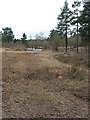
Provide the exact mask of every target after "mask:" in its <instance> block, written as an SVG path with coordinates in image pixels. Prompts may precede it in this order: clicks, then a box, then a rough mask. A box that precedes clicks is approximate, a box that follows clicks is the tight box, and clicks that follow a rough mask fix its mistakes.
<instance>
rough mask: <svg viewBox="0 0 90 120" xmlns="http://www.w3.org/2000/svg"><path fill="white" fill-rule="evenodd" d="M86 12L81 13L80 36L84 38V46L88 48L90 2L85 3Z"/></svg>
mask: <svg viewBox="0 0 90 120" xmlns="http://www.w3.org/2000/svg"><path fill="white" fill-rule="evenodd" d="M83 7H84V10H83V11H82V12H81V16H80V17H79V21H80V25H81V27H80V29H79V31H80V35H81V37H82V41H83V44H85V45H86V46H87V45H88V44H89V38H90V1H89V2H85V3H84V6H83Z"/></svg>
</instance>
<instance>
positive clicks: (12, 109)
mask: <svg viewBox="0 0 90 120" xmlns="http://www.w3.org/2000/svg"><path fill="white" fill-rule="evenodd" d="M58 54H59V53H56V52H51V51H42V52H30V51H3V53H2V55H3V68H2V70H3V81H2V82H3V96H2V97H3V118H26V117H27V118H38V117H45V118H67V117H70V118H77V117H78V118H87V117H88V100H87V96H88V81H87V80H81V81H80V80H78V79H71V78H70V76H69V70H70V69H71V67H72V66H71V65H70V64H67V63H63V62H60V61H59V60H57V59H55V57H54V56H56V55H58Z"/></svg>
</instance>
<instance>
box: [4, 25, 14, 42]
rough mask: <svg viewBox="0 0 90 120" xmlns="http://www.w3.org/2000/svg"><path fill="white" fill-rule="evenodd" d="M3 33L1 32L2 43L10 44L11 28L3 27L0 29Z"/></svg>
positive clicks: (11, 39) (12, 36) (11, 37)
mask: <svg viewBox="0 0 90 120" xmlns="http://www.w3.org/2000/svg"><path fill="white" fill-rule="evenodd" d="M2 30H3V32H2V42H3V43H4V42H8V43H9V42H11V41H13V38H14V35H13V31H12V29H11V28H9V27H5V28H2Z"/></svg>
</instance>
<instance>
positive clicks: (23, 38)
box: [21, 33, 27, 44]
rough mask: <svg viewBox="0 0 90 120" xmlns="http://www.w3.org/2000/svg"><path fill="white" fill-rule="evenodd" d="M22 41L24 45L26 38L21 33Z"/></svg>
mask: <svg viewBox="0 0 90 120" xmlns="http://www.w3.org/2000/svg"><path fill="white" fill-rule="evenodd" d="M21 39H22V43H23V44H24V43H25V40H26V39H27V36H26V34H25V33H23V37H22V38H21Z"/></svg>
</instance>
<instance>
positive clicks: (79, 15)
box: [2, 0, 90, 52]
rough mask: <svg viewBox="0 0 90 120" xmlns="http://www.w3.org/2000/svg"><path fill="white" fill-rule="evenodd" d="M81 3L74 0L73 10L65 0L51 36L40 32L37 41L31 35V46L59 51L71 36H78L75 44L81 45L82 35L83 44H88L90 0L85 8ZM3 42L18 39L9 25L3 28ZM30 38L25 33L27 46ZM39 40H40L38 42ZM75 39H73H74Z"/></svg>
mask: <svg viewBox="0 0 90 120" xmlns="http://www.w3.org/2000/svg"><path fill="white" fill-rule="evenodd" d="M80 5H81V1H79V0H78V1H77V0H74V3H73V4H72V8H73V10H72V11H71V10H70V9H69V7H68V2H67V0H65V2H64V6H63V8H60V10H61V11H60V14H59V15H58V17H57V19H58V24H57V27H56V28H55V29H53V30H51V31H50V35H49V37H48V38H47V39H46V38H45V37H44V34H43V33H42V32H41V33H40V34H36V35H35V38H36V39H35V41H34V42H33V41H32V39H31V36H30V40H31V42H30V43H31V45H30V47H36V46H37V47H38V46H42V47H44V48H48V47H50V48H51V49H54V50H56V51H58V48H59V47H60V46H65V47H66V52H67V48H68V45H69V41H68V38H69V37H70V36H71V38H72V36H76V42H75V46H76V47H77V52H78V45H79V41H80V40H79V38H80V37H81V40H82V45H85V46H87V45H88V42H89V35H90V33H89V32H90V1H89V2H86V3H84V5H83V10H81V11H80V10H79V7H80ZM2 30H3V31H2V42H3V43H10V42H14V43H16V42H17V41H18V40H17V39H16V38H15V36H14V34H13V31H12V29H11V28H9V27H5V28H2ZM30 40H27V35H26V34H25V33H23V35H22V38H21V41H22V44H24V45H25V47H29V46H28V45H29V44H28V43H29V41H30ZM36 40H38V42H36ZM40 40H44V42H40ZM72 41H73V39H72Z"/></svg>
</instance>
